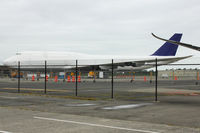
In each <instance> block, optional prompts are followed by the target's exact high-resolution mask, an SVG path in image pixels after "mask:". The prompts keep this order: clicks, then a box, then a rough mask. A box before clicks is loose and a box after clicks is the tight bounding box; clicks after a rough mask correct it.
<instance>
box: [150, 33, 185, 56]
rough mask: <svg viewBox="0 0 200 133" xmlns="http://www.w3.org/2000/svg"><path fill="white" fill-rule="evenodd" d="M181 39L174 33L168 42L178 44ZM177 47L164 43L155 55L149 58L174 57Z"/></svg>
mask: <svg viewBox="0 0 200 133" xmlns="http://www.w3.org/2000/svg"><path fill="white" fill-rule="evenodd" d="M181 37H182V34H181V33H175V34H174V35H173V36H172V37H171V38H170V39H169V40H173V41H177V42H180V40H181ZM177 49H178V45H176V44H172V43H169V42H165V43H164V44H163V45H162V46H161V47H160V48H159V49H158V50H157V51H156V52H155V53H153V54H152V55H151V56H175V55H176V51H177Z"/></svg>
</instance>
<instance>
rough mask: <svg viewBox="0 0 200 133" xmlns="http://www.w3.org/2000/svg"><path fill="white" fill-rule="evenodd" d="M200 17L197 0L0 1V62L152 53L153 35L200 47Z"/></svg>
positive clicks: (156, 42)
mask: <svg viewBox="0 0 200 133" xmlns="http://www.w3.org/2000/svg"><path fill="white" fill-rule="evenodd" d="M199 13H200V0H0V45H1V49H0V53H1V56H0V62H2V61H3V60H4V59H5V58H7V57H9V56H12V55H14V54H15V53H16V52H20V51H73V52H81V53H87V54H104V55H105V54H108V55H111V54H112V55H133V56H134V55H137V56H144V55H150V54H152V53H153V52H154V51H155V50H156V49H157V48H158V47H160V46H161V44H163V42H162V41H160V40H157V39H155V38H153V37H152V35H151V32H153V33H155V34H156V35H158V36H161V37H164V38H169V37H170V36H172V35H173V34H174V33H183V37H182V42H187V43H191V44H195V45H197V46H198V45H199V46H200V16H199ZM177 54H178V55H191V54H193V55H195V56H196V57H200V53H199V52H196V51H194V50H190V49H187V48H183V47H180V48H179V50H178V53H177ZM199 61H200V60H199ZM195 63H197V62H195ZM199 63H200V62H199Z"/></svg>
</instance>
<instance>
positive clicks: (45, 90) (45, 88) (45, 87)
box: [44, 60, 47, 94]
mask: <svg viewBox="0 0 200 133" xmlns="http://www.w3.org/2000/svg"><path fill="white" fill-rule="evenodd" d="M44 75H45V76H44V93H45V94H46V93H47V79H46V77H47V61H46V60H45V65H44Z"/></svg>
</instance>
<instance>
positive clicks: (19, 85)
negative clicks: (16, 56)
mask: <svg viewBox="0 0 200 133" xmlns="http://www.w3.org/2000/svg"><path fill="white" fill-rule="evenodd" d="M20 73H21V72H20V61H18V93H20V78H21V77H20Z"/></svg>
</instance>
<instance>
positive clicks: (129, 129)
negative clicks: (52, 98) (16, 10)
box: [34, 116, 159, 133]
mask: <svg viewBox="0 0 200 133" xmlns="http://www.w3.org/2000/svg"><path fill="white" fill-rule="evenodd" d="M34 118H35V119H40V120H49V121H57V122H66V123H73V124H79V125H87V126H93V127H105V128H112V129H118V130H126V131H135V132H142V133H159V132H154V131H148V130H140V129H133V128H124V127H115V126H107V125H100V124H93V123H85V122H78V121H69V120H61V119H54V118H46V117H37V116H35V117H34Z"/></svg>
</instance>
